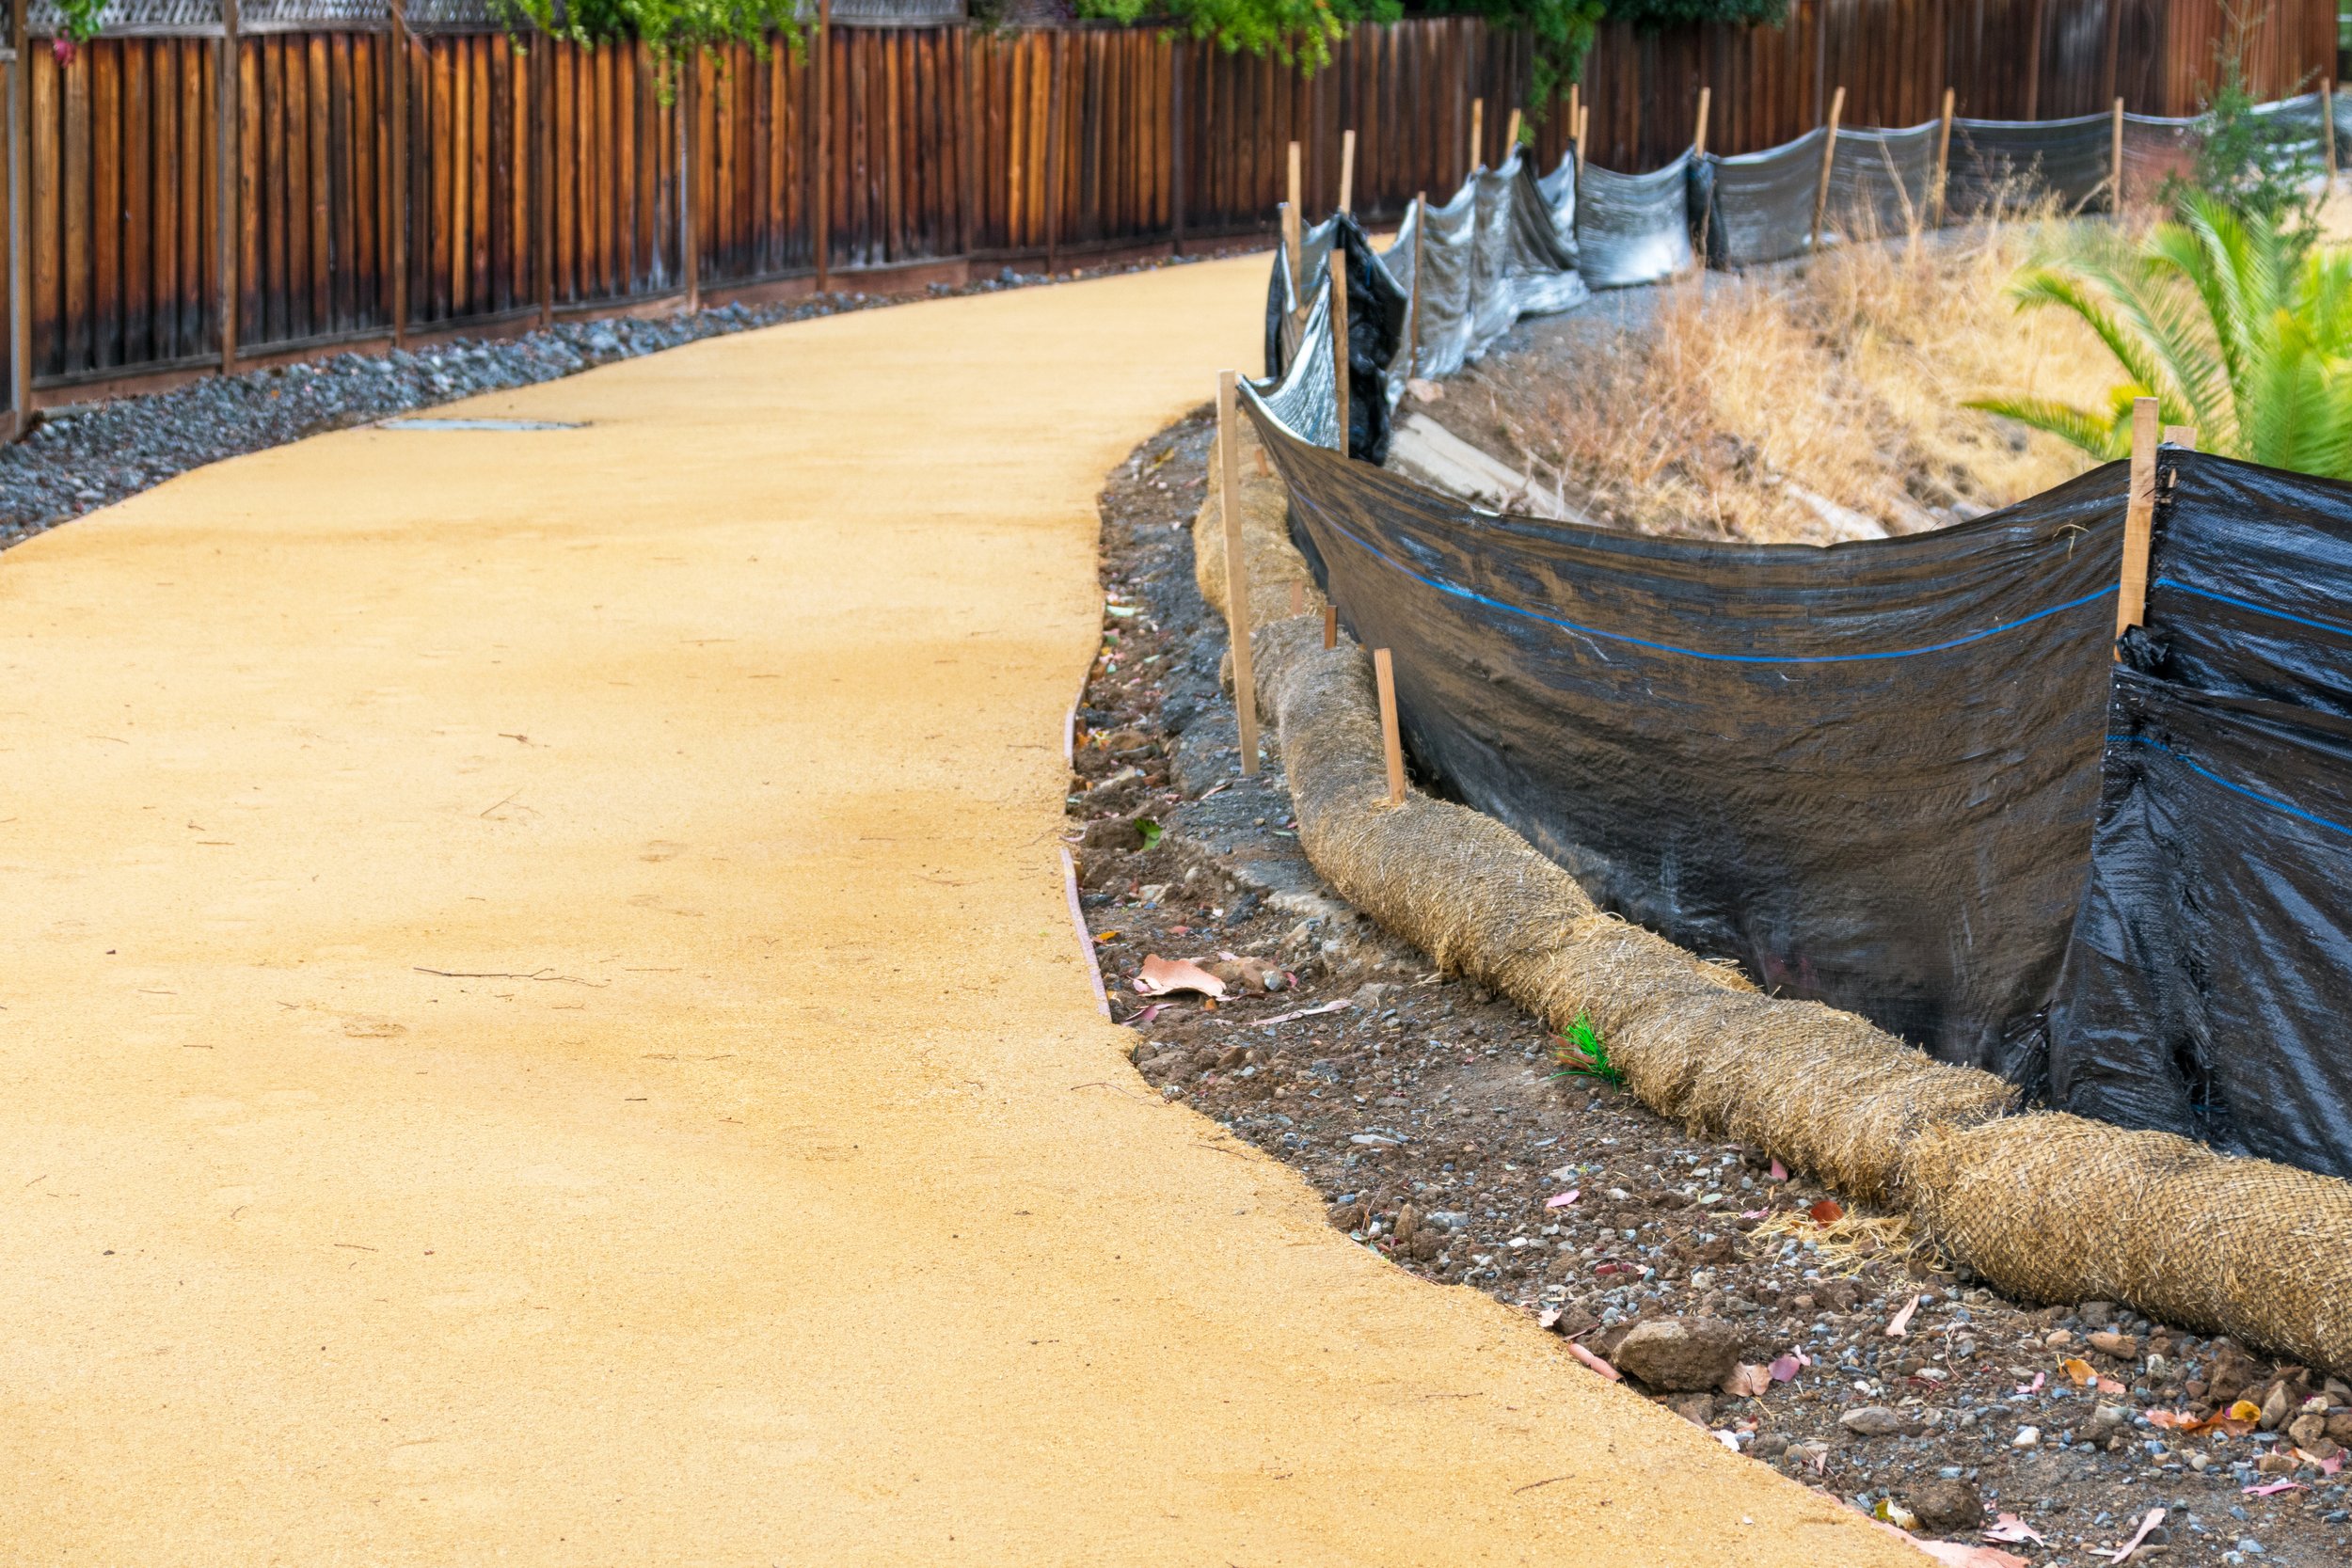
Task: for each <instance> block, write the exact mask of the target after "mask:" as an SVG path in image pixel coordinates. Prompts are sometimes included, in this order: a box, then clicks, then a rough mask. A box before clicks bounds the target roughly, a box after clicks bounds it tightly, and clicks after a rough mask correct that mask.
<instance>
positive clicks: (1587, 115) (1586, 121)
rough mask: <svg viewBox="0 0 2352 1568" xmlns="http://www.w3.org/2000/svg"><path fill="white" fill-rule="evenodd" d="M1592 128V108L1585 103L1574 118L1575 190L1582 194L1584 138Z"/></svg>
mask: <svg viewBox="0 0 2352 1568" xmlns="http://www.w3.org/2000/svg"><path fill="white" fill-rule="evenodd" d="M1592 128H1593V107H1592V105H1591V104H1589V103H1587V104H1586V105H1585V106H1584V107H1583V108H1582V109H1580V110H1579V111H1577V116H1576V189H1577V194H1578V195H1579V196H1581V195H1582V194H1583V193H1584V138H1585V136H1586V135H1589V134H1590V133H1591V131H1592Z"/></svg>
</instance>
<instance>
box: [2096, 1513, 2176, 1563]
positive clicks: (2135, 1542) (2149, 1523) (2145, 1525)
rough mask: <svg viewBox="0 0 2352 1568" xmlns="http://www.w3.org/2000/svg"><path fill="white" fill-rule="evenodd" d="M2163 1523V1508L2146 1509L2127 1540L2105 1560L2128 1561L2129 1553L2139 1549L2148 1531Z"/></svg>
mask: <svg viewBox="0 0 2352 1568" xmlns="http://www.w3.org/2000/svg"><path fill="white" fill-rule="evenodd" d="M2163 1523H2164V1510H2163V1509H2160V1508H2152V1509H2150V1510H2149V1511H2148V1516H2147V1517H2146V1518H2144V1519H2142V1520H2140V1522H2139V1528H2137V1529H2136V1530H2134V1531H2133V1532H2132V1538H2131V1539H2130V1540H2129V1541H2126V1542H2124V1543H2123V1544H2122V1545H2121V1546H2119V1547H2117V1548H2116V1549H2115V1551H2114V1552H2113V1553H2112V1554H2110V1555H2109V1556H2108V1558H2107V1560H2108V1561H2109V1562H2125V1561H2129V1560H2130V1559H2131V1555H2132V1554H2133V1553H2134V1552H2136V1551H2137V1550H2139V1544H2140V1543H2141V1542H2143V1541H2145V1540H2147V1539H2148V1532H2149V1531H2150V1530H2152V1529H2154V1528H2156V1527H2157V1526H2158V1525H2161V1524H2163Z"/></svg>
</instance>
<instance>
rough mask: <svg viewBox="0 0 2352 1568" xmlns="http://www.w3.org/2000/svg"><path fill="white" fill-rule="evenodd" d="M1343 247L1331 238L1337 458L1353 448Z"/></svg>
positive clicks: (1344, 252)
mask: <svg viewBox="0 0 2352 1568" xmlns="http://www.w3.org/2000/svg"><path fill="white" fill-rule="evenodd" d="M1348 369H1349V366H1348V353H1347V247H1346V246H1345V245H1342V244H1340V240H1339V236H1338V235H1337V234H1336V233H1335V234H1333V235H1332V236H1331V404H1332V406H1333V407H1334V408H1336V409H1337V410H1338V411H1339V416H1340V455H1341V456H1342V457H1346V456H1349V455H1351V451H1350V449H1351V448H1353V447H1354V446H1355V444H1356V443H1355V440H1354V438H1353V436H1352V433H1351V432H1350V431H1349V430H1348V428H1347V372H1348Z"/></svg>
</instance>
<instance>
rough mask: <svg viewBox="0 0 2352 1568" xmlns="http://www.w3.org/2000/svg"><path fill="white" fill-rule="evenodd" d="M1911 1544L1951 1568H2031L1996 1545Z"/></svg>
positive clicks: (2022, 1559)
mask: <svg viewBox="0 0 2352 1568" xmlns="http://www.w3.org/2000/svg"><path fill="white" fill-rule="evenodd" d="M1887 1528H1890V1529H1891V1528H1894V1527H1893V1526H1891V1525H1890V1526H1888V1527H1887ZM1905 1539H1906V1540H1909V1539H1910V1538H1909V1537H1905ZM1911 1544H1913V1545H1915V1546H1916V1547H1918V1548H1919V1549H1920V1550H1921V1551H1923V1552H1925V1553H1927V1554H1928V1556H1930V1557H1931V1558H1933V1559H1935V1560H1936V1561H1938V1562H1942V1563H1947V1564H1949V1565H1950V1568H2030V1565H2029V1564H2028V1563H2027V1562H2026V1560H2025V1559H2024V1558H2022V1557H2019V1556H2018V1555H2017V1554H2016V1553H2014V1552H2005V1551H2002V1550H2001V1549H2000V1548H1998V1547H1996V1546H1971V1545H1969V1544H1967V1543H1965V1542H1963V1541H1913V1542H1912V1543H1911Z"/></svg>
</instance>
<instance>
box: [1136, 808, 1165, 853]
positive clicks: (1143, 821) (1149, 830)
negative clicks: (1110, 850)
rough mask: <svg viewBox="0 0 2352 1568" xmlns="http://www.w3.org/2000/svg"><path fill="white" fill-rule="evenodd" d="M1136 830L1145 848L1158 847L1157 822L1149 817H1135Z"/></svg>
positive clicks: (1159, 830)
mask: <svg viewBox="0 0 2352 1568" xmlns="http://www.w3.org/2000/svg"><path fill="white" fill-rule="evenodd" d="M1160 832H1161V829H1160V825H1159V824H1158V823H1157V822H1154V821H1152V819H1151V818H1150V817H1148V816H1138V817H1136V833H1138V834H1139V835H1141V837H1142V839H1143V847H1145V848H1146V849H1156V848H1158V847H1160Z"/></svg>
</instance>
